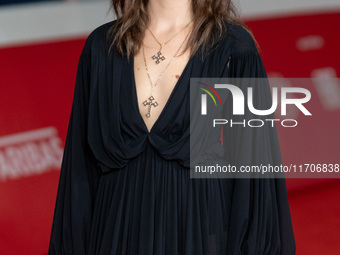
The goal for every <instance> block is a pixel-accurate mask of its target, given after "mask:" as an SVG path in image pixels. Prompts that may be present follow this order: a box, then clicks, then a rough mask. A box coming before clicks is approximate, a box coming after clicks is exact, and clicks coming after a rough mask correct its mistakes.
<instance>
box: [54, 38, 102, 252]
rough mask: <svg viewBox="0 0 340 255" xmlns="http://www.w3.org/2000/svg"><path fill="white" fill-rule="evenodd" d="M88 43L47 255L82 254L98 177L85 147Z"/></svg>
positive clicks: (79, 71)
mask: <svg viewBox="0 0 340 255" xmlns="http://www.w3.org/2000/svg"><path fill="white" fill-rule="evenodd" d="M88 41H89V40H87V43H86V44H85V47H84V49H83V51H82V54H81V56H80V59H79V62H78V69H77V76H76V83H75V87H74V96H73V104H72V109H71V114H70V118H69V125H68V130H67V137H66V142H65V147H64V153H63V160H62V164H61V172H60V179H59V186H58V193H57V199H56V205H55V211H54V218H53V225H52V232H51V237H50V245H49V252H48V254H49V255H71V254H72V255H78V254H79V255H84V254H86V245H87V243H88V240H87V238H88V235H89V231H90V223H91V213H92V205H93V201H94V194H95V187H96V180H97V177H98V173H97V169H96V165H95V161H94V158H93V156H92V154H91V153H90V150H89V148H88V144H87V126H86V125H87V109H88V101H89V86H90V57H89V53H88Z"/></svg>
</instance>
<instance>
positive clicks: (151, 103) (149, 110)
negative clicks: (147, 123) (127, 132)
mask: <svg viewBox="0 0 340 255" xmlns="http://www.w3.org/2000/svg"><path fill="white" fill-rule="evenodd" d="M153 100H155V99H154V97H153V96H151V97H149V101H148V100H145V101H144V102H143V105H144V106H148V112H147V113H146V114H145V116H146V117H148V118H149V117H150V116H151V106H153V107H156V106H157V105H158V103H157V102H156V101H155V102H153Z"/></svg>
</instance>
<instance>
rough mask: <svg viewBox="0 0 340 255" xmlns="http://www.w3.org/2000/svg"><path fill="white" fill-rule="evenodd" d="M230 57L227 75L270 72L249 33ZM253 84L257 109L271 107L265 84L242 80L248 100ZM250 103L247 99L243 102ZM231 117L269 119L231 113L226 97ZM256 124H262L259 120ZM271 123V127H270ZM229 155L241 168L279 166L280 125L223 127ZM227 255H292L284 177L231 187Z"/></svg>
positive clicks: (238, 182) (245, 180)
mask: <svg viewBox="0 0 340 255" xmlns="http://www.w3.org/2000/svg"><path fill="white" fill-rule="evenodd" d="M239 37H240V40H239V41H237V43H235V45H234V50H233V54H231V56H230V58H229V64H228V66H229V67H228V73H229V77H235V78H264V79H266V77H267V76H266V71H265V68H264V65H263V62H262V60H261V57H260V55H259V53H258V51H257V49H256V47H255V44H254V41H253V40H252V38H251V37H250V35H249V34H248V33H246V32H245V31H243V32H242V33H240V34H239ZM249 84H252V86H253V104H254V107H255V108H256V109H269V108H270V106H271V103H272V101H271V100H272V99H271V92H270V87H269V84H268V83H267V82H257V81H256V80H254V81H253V82H252V81H251V80H248V82H242V81H240V82H239V83H238V86H239V88H240V89H241V90H242V91H243V93H244V95H245V99H246V95H247V87H248V86H249ZM245 102H246V100H245ZM225 108H226V109H227V113H226V115H227V116H228V117H227V119H228V120H230V119H233V121H235V122H242V121H243V120H245V121H246V123H247V121H248V120H250V119H265V118H267V119H270V118H273V115H271V116H265V117H262V116H257V115H254V114H253V113H251V112H250V111H249V110H248V107H247V104H246V103H245V114H244V115H232V111H231V110H230V109H232V100H229V101H228V105H227V106H226V107H225ZM256 124H258V123H256ZM269 124H270V125H269ZM223 146H224V147H225V157H226V158H227V160H228V161H229V162H230V163H231V165H235V166H236V167H237V168H238V169H239V168H240V166H259V165H261V164H263V165H268V164H270V165H272V166H275V165H276V166H277V165H280V164H281V163H282V160H281V152H280V146H279V141H278V135H277V131H276V127H275V126H274V127H271V122H270V123H266V124H265V125H264V126H263V127H258V128H255V127H249V126H248V125H247V124H246V127H244V126H243V125H234V126H232V127H231V126H229V125H225V126H224V127H223ZM231 203H232V204H231V215H230V219H231V220H230V223H229V226H230V227H229V233H228V243H227V249H228V252H227V254H234V255H236V254H237V255H241V254H242V255H245V254H247V255H250V254H258V255H260V254H261V255H265V254H268V255H275V254H278V255H279V254H280V255H292V254H295V240H294V234H293V228H292V221H291V216H290V210H289V204H288V198H287V190H286V182H285V179H284V178H236V179H235V182H234V186H233V197H232V202H231Z"/></svg>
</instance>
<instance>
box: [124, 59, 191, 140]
mask: <svg viewBox="0 0 340 255" xmlns="http://www.w3.org/2000/svg"><path fill="white" fill-rule="evenodd" d="M193 58H194V55H193V56H190V58H189V60H188V62H187V63H186V65H185V67H184V69H183V71H182V73H181V75H180V77H179V78H178V80H177V82H176V84H175V86H174V88H173V89H172V91H171V93H170V96H169V97H168V100H167V101H166V103H165V105H164V107H163V109H162V111H161V113H160V114H159V116H158V118H157V119H156V121H155V122H154V123H153V125H152V126H151V129H150V130H149V129H148V127H147V126H146V124H145V121H144V119H143V117H142V115H141V113H140V109H139V104H138V96H137V86H136V79H135V69H134V65H135V59H134V56H131V57H130V61H129V62H130V63H131V64H130V65H129V66H130V71H131V76H132V87H133V88H132V91H133V105H134V108H135V110H136V112H137V115H138V119H139V120H140V122H141V123H142V126H143V128H144V130H145V132H146V133H148V134H150V133H152V132H153V130H154V129H155V127H156V126H157V124H158V122H159V121H160V119H161V118H162V116H163V115H164V112H165V111H166V109H167V107H168V105H169V104H170V103H171V99H172V98H173V97H174V94H175V92H176V90H177V89H178V87H179V85H180V83H181V81H182V80H183V77H184V75H185V73H186V72H187V69H188V68H189V65H190V64H191V62H192V60H193Z"/></svg>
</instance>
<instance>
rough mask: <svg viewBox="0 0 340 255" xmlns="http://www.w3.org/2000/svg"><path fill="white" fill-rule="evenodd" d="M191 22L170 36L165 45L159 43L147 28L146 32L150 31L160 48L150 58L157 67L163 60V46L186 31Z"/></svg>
mask: <svg viewBox="0 0 340 255" xmlns="http://www.w3.org/2000/svg"><path fill="white" fill-rule="evenodd" d="M191 22H193V20H192V21H190V22H189V23H188V24H187V25H186V26H185V27H183V28H182V29H181V30H180V31H178V32H177V33H176V34H175V35H174V36H172V37H171V38H170V39H169V40H167V41H166V42H165V43H161V42H159V40H158V39H157V38H156V36H155V35H154V34H153V33H152V31H151V30H150V29H149V28H148V30H149V31H150V33H151V35H152V37H153V38H154V39H155V40H156V42H157V43H158V44H159V46H160V49H159V51H158V52H157V53H156V54H155V55H153V56H152V57H151V58H152V59H153V60H155V63H156V64H157V65H158V64H159V63H160V62H161V61H163V60H165V56H164V55H163V53H162V48H163V46H164V45H166V44H167V43H168V42H170V41H171V40H172V39H174V38H175V37H176V36H177V35H178V34H179V33H181V32H182V31H183V30H184V29H186V28H187V27H188V26H189V25H190V24H191Z"/></svg>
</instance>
